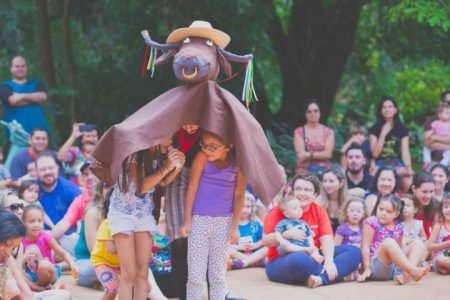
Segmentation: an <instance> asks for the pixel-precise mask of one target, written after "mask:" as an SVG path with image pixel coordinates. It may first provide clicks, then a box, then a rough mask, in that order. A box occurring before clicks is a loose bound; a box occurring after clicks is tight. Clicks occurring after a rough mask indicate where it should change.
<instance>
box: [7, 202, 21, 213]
mask: <svg viewBox="0 0 450 300" xmlns="http://www.w3.org/2000/svg"><path fill="white" fill-rule="evenodd" d="M6 208H7V209H9V210H10V211H18V210H19V209H22V210H23V203H13V204H11V205H10V206H8V207H6Z"/></svg>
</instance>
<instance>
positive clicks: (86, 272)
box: [75, 182, 112, 287]
mask: <svg viewBox="0 0 450 300" xmlns="http://www.w3.org/2000/svg"><path fill="white" fill-rule="evenodd" d="M111 192H112V189H111V188H110V187H109V186H106V185H105V184H104V183H101V182H97V184H96V186H95V188H94V193H93V197H92V201H91V202H90V204H89V205H88V207H87V208H86V209H85V212H84V216H83V220H82V221H81V227H80V236H79V239H78V241H77V244H76V246H75V263H76V264H77V267H78V275H77V277H76V278H75V281H76V283H77V284H78V285H81V286H86V287H93V286H94V285H95V284H96V283H97V282H98V280H97V276H96V275H95V269H94V266H93V265H92V263H91V252H92V249H94V244H95V241H96V239H97V230H98V227H99V226H100V223H101V221H102V219H103V218H102V211H103V209H104V207H105V206H106V207H108V206H109V197H110V195H111Z"/></svg>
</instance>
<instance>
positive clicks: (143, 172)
mask: <svg viewBox="0 0 450 300" xmlns="http://www.w3.org/2000/svg"><path fill="white" fill-rule="evenodd" d="M132 163H136V174H135V175H136V181H135V183H136V188H137V191H138V192H139V193H140V194H141V193H142V182H143V180H144V178H145V176H148V175H151V174H153V173H154V172H156V171H157V170H158V169H159V168H161V167H162V166H163V165H164V156H163V155H162V154H161V150H160V146H159V145H158V146H155V147H152V148H150V149H144V150H140V151H138V152H136V153H134V154H132V155H130V156H129V157H128V158H126V159H125V160H124V162H123V163H122V180H121V182H120V183H119V187H120V190H121V191H122V192H123V193H127V192H128V186H129V183H130V181H131V178H132V176H133V175H132V174H131V164H132Z"/></svg>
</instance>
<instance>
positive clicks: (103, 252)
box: [91, 219, 120, 268]
mask: <svg viewBox="0 0 450 300" xmlns="http://www.w3.org/2000/svg"><path fill="white" fill-rule="evenodd" d="M112 239H113V238H112V235H111V231H110V230H109V222H108V219H105V220H103V222H102V223H101V224H100V227H99V228H98V231H97V241H96V242H95V245H94V249H93V250H92V253H91V262H92V264H93V265H94V266H98V265H107V266H110V267H113V268H118V267H119V266H120V262H119V256H118V255H117V254H115V253H111V252H109V251H108V248H106V243H105V241H111V240H112Z"/></svg>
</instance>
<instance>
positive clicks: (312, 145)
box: [295, 125, 334, 172]
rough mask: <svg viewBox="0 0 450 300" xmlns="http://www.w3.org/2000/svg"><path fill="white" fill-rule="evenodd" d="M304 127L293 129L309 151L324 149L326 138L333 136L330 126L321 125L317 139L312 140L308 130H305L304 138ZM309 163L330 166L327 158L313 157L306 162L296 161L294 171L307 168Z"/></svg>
mask: <svg viewBox="0 0 450 300" xmlns="http://www.w3.org/2000/svg"><path fill="white" fill-rule="evenodd" d="M304 128H305V127H304V126H302V127H299V128H297V129H296V130H295V134H296V135H298V137H300V138H301V139H302V140H303V142H304V143H305V146H306V149H307V150H308V151H309V152H321V151H324V150H325V145H326V143H327V140H328V138H330V137H333V136H334V131H333V129H331V128H330V127H327V126H324V125H321V128H322V134H321V136H320V138H319V139H318V140H317V141H313V140H312V139H311V138H310V136H309V134H310V133H308V130H306V138H305V132H304ZM310 164H316V165H319V166H322V167H324V168H327V167H329V166H330V164H331V163H330V161H329V160H315V159H313V160H311V161H308V162H302V163H297V167H296V172H299V171H302V170H307V169H308V167H309V165H310Z"/></svg>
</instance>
